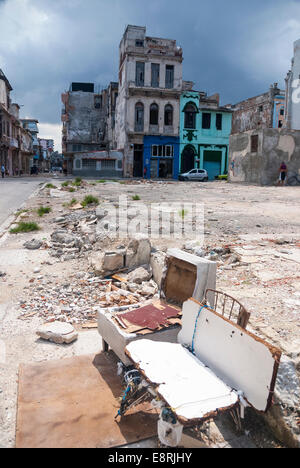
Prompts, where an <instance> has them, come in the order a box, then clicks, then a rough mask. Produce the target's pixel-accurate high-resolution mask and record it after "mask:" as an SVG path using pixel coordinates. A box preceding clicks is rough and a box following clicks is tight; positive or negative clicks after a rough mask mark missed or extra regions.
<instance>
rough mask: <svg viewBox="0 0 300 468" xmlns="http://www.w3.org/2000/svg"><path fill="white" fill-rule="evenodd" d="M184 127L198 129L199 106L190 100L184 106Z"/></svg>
mask: <svg viewBox="0 0 300 468" xmlns="http://www.w3.org/2000/svg"><path fill="white" fill-rule="evenodd" d="M184 114H185V116H184V128H190V129H193V130H195V129H196V114H197V107H196V106H195V104H193V103H192V102H189V103H188V104H187V105H186V106H185V108H184Z"/></svg>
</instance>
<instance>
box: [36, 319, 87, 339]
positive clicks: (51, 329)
mask: <svg viewBox="0 0 300 468" xmlns="http://www.w3.org/2000/svg"><path fill="white" fill-rule="evenodd" d="M36 333H37V335H38V336H39V337H40V338H42V339H43V340H47V341H51V342H53V343H56V344H64V343H65V344H70V343H73V341H76V340H77V338H78V333H77V332H76V331H75V329H74V327H72V325H70V324H69V323H64V322H52V323H47V324H45V325H42V326H41V327H40V328H39V329H38V330H37V332H36Z"/></svg>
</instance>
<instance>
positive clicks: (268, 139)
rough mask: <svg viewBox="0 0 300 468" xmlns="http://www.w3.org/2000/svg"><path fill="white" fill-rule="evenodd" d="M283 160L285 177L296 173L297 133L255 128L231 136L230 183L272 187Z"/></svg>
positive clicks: (299, 163)
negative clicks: (286, 169)
mask: <svg viewBox="0 0 300 468" xmlns="http://www.w3.org/2000/svg"><path fill="white" fill-rule="evenodd" d="M282 161H285V163H286V164H287V167H288V177H290V176H292V175H296V174H299V168H300V131H299V130H288V129H256V130H250V131H248V132H244V133H237V134H235V135H231V137H230V156H229V167H230V170H229V180H230V182H240V183H241V182H245V183H250V184H252V183H253V184H260V185H274V184H275V183H277V182H278V178H279V168H280V165H281V163H282Z"/></svg>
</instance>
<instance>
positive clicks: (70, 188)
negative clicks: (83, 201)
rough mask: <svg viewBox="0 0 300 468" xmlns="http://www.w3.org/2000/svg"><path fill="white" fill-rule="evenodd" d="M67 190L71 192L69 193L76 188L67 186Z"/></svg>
mask: <svg viewBox="0 0 300 468" xmlns="http://www.w3.org/2000/svg"><path fill="white" fill-rule="evenodd" d="M68 191H69V192H71V193H73V192H75V191H76V190H75V189H74V188H73V187H69V188H68Z"/></svg>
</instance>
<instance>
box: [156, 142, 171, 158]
mask: <svg viewBox="0 0 300 468" xmlns="http://www.w3.org/2000/svg"><path fill="white" fill-rule="evenodd" d="M151 156H152V157H153V158H158V157H166V158H173V157H174V146H173V145H165V146H163V145H152V151H151Z"/></svg>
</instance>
